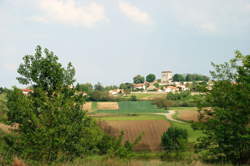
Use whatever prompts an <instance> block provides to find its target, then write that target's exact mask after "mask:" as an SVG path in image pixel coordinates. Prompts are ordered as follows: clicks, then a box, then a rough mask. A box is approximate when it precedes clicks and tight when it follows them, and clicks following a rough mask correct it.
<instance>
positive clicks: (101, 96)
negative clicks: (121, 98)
mask: <svg viewBox="0 0 250 166" xmlns="http://www.w3.org/2000/svg"><path fill="white" fill-rule="evenodd" d="M88 100H90V101H115V100H116V98H114V97H112V96H110V95H109V93H108V91H99V90H96V91H93V92H91V93H89V97H88Z"/></svg>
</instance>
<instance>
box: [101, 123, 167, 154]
mask: <svg viewBox="0 0 250 166" xmlns="http://www.w3.org/2000/svg"><path fill="white" fill-rule="evenodd" d="M101 127H102V128H103V129H104V130H105V131H106V132H107V133H109V134H111V135H113V136H118V135H119V134H120V131H124V133H125V137H124V138H125V140H129V141H134V140H135V139H136V138H137V136H139V135H140V134H142V133H143V136H142V139H141V141H140V143H139V144H138V145H136V146H135V150H136V151H145V150H146V151H159V150H161V147H160V143H161V136H162V134H163V132H165V131H166V130H167V128H168V127H170V123H169V122H167V121H166V120H118V121H115V120H109V121H105V122H104V123H102V124H101Z"/></svg>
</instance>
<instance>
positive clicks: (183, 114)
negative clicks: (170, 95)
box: [178, 110, 199, 122]
mask: <svg viewBox="0 0 250 166" xmlns="http://www.w3.org/2000/svg"><path fill="white" fill-rule="evenodd" d="M178 119H180V120H184V121H194V122H197V121H198V119H199V113H198V111H194V110H185V111H184V110H182V111H178Z"/></svg>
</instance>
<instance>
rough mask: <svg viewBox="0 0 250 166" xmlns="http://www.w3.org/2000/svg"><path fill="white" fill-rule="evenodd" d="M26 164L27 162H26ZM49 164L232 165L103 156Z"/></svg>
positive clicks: (71, 165) (91, 165) (228, 165)
mask: <svg viewBox="0 0 250 166" xmlns="http://www.w3.org/2000/svg"><path fill="white" fill-rule="evenodd" d="M153 155H155V154H153ZM27 164H29V163H28V162H27ZM29 165H36V166H48V165H47V164H43V163H35V164H34V163H30V164H29ZM51 166H232V165H231V164H206V163H202V162H200V161H197V160H193V161H190V160H186V161H162V160H160V159H159V155H158V156H157V158H152V159H151V158H149V159H137V158H136V159H130V160H125V159H118V158H107V157H105V156H91V157H86V158H85V159H76V160H75V161H73V162H65V163H63V164H62V163H54V164H52V165H51Z"/></svg>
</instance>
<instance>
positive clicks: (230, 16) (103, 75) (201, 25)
mask: <svg viewBox="0 0 250 166" xmlns="http://www.w3.org/2000/svg"><path fill="white" fill-rule="evenodd" d="M0 20H1V21H0V36H1V40H0V59H1V60H0V76H1V79H0V86H5V87H10V86H13V85H19V84H18V82H17V81H16V77H17V72H16V70H17V67H18V65H19V64H20V63H21V62H22V57H23V56H24V55H26V54H32V53H34V49H35V47H36V45H38V44H39V45H41V46H42V47H46V48H48V49H50V50H51V51H54V52H55V54H56V55H57V56H58V57H59V59H60V61H61V62H62V63H63V64H66V63H67V62H69V61H71V62H72V63H73V65H74V66H75V68H76V72H77V73H76V78H77V81H78V82H80V83H83V82H91V83H96V82H98V81H100V82H101V83H103V84H105V85H108V84H119V83H121V82H125V81H129V82H130V81H132V77H133V76H135V75H137V74H142V75H146V74H148V73H154V74H156V75H157V76H158V77H160V72H161V71H163V70H172V71H173V72H174V73H201V74H208V73H209V70H211V65H210V62H211V61H213V62H215V63H222V62H224V61H227V60H228V59H230V58H232V57H233V55H234V51H235V50H237V49H238V50H240V51H242V52H243V53H244V54H250V45H249V43H250V0H154V1H153V0H0Z"/></svg>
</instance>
